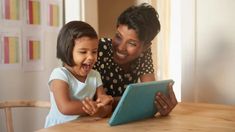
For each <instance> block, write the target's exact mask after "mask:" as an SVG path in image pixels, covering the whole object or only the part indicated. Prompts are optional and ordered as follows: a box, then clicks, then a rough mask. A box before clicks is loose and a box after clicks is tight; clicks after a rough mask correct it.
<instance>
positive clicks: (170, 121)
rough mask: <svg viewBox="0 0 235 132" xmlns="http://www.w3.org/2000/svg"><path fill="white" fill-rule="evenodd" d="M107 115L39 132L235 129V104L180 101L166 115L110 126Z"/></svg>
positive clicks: (213, 131) (216, 131) (220, 131)
mask: <svg viewBox="0 0 235 132" xmlns="http://www.w3.org/2000/svg"><path fill="white" fill-rule="evenodd" d="M107 122H108V118H104V119H101V118H94V117H85V118H81V119H79V120H75V121H72V122H68V123H64V124H60V125H56V126H54V127H50V128H47V129H41V130H38V132H96V131H98V132H130V131H133V132H146V131H147V132H162V131H166V132H188V131H193V132H235V105H234V106H228V105H218V104H217V105H216V104H202V103H179V104H178V105H177V106H176V108H175V109H174V110H173V111H172V112H171V114H170V115H169V116H167V117H160V116H157V117H155V118H150V119H146V120H141V121H137V122H132V123H128V124H124V125H118V126H114V127H110V126H109V125H108V123H107Z"/></svg>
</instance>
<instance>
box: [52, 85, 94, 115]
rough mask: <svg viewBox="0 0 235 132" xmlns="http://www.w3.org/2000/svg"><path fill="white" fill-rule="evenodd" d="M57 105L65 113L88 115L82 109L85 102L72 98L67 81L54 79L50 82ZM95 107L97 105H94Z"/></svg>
mask: <svg viewBox="0 0 235 132" xmlns="http://www.w3.org/2000/svg"><path fill="white" fill-rule="evenodd" d="M50 90H51V91H52V93H53V95H54V98H55V102H56V105H57V107H58V109H59V111H60V112H61V113H62V114H65V115H86V112H85V111H84V110H83V109H82V107H83V104H82V102H81V101H79V100H72V99H71V98H70V96H69V86H68V84H67V83H66V82H65V81H62V80H53V81H51V83H50ZM93 107H94V108H95V106H93Z"/></svg>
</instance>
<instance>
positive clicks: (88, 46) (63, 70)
mask: <svg viewBox="0 0 235 132" xmlns="http://www.w3.org/2000/svg"><path fill="white" fill-rule="evenodd" d="M97 50H98V36H97V34H96V32H95V30H94V29H93V28H92V27H91V26H90V25H89V24H87V23H85V22H82V21H71V22H69V23H67V24H66V25H64V26H63V28H62V29H61V31H60V33H59V36H58V38H57V58H59V59H60V60H61V61H62V62H63V67H59V68H55V69H54V70H53V71H52V73H51V76H50V78H49V82H48V84H49V87H50V100H51V109H50V112H49V114H48V115H47V118H46V123H45V127H50V126H53V125H56V124H59V123H64V122H67V121H71V120H74V119H77V118H78V117H80V116H83V115H90V116H98V117H106V116H107V115H109V114H110V113H111V112H112V100H113V98H112V97H111V96H108V95H106V94H105V92H104V90H103V87H102V81H101V78H100V74H99V73H98V72H97V71H95V70H93V69H92V67H93V65H94V64H95V62H96V60H97ZM94 99H96V100H95V101H94Z"/></svg>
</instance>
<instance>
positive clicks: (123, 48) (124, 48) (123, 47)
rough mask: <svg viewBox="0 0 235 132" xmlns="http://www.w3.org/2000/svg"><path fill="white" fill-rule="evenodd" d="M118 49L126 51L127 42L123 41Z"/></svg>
mask: <svg viewBox="0 0 235 132" xmlns="http://www.w3.org/2000/svg"><path fill="white" fill-rule="evenodd" d="M118 49H119V50H120V51H125V50H126V43H125V42H122V43H120V44H119V45H118Z"/></svg>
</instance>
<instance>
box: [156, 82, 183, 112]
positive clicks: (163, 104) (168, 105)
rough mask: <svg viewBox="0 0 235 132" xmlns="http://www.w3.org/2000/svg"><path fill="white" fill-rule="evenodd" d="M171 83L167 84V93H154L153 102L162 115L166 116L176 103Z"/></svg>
mask: <svg viewBox="0 0 235 132" xmlns="http://www.w3.org/2000/svg"><path fill="white" fill-rule="evenodd" d="M172 86H173V83H170V84H169V85H168V95H163V94H161V93H157V94H156V100H155V104H156V107H157V109H158V111H159V113H160V114H161V115H162V116H167V115H168V114H169V113H170V112H171V111H172V109H173V108H174V107H175V106H176V105H177V104H178V102H177V99H176V97H175V93H174V91H173V87H172Z"/></svg>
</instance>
